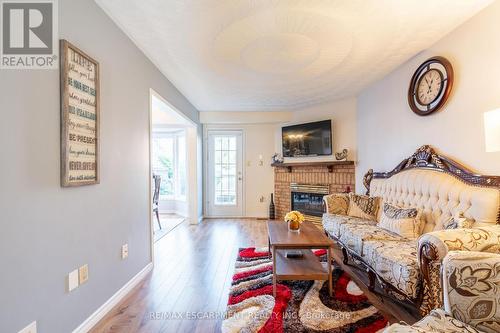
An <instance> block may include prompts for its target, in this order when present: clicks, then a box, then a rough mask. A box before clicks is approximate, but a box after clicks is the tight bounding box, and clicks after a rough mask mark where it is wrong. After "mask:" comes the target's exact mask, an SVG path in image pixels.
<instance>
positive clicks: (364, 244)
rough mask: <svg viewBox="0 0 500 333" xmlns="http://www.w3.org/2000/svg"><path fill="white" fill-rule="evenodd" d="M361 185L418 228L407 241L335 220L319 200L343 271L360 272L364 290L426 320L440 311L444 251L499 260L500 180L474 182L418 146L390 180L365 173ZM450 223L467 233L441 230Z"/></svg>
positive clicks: (364, 224)
mask: <svg viewBox="0 0 500 333" xmlns="http://www.w3.org/2000/svg"><path fill="white" fill-rule="evenodd" d="M363 183H364V185H365V186H366V188H367V190H368V191H367V195H370V196H372V197H380V198H381V201H382V202H383V203H388V204H390V205H394V206H398V207H402V208H415V209H418V210H419V212H420V215H419V218H420V219H421V221H422V227H421V233H420V234H421V236H420V237H418V238H416V239H407V238H404V237H401V236H399V235H396V234H393V233H391V232H390V231H387V230H385V229H383V228H381V227H380V226H379V225H378V222H379V221H376V220H366V219H360V218H357V217H351V216H348V215H346V214H342V212H340V214H339V210H338V209H335V207H332V202H335V200H332V196H334V195H331V196H326V197H325V198H324V200H325V203H326V206H327V213H326V214H325V215H324V216H323V227H324V229H325V232H326V233H327V234H328V235H329V236H330V237H332V238H334V239H335V240H337V241H338V244H339V245H340V247H341V248H342V252H343V254H344V264H346V263H347V262H348V261H349V260H354V261H355V262H356V263H359V264H360V265H362V266H363V267H364V268H365V269H366V270H367V272H368V275H369V281H370V286H369V287H370V288H371V289H373V288H374V287H375V282H376V281H378V282H379V283H380V285H381V286H382V287H383V288H384V289H385V291H386V292H387V293H389V294H391V295H393V296H394V297H396V298H397V299H399V300H402V301H407V302H410V303H411V304H413V305H414V306H416V307H418V308H419V309H420V312H421V313H422V314H427V313H428V312H429V311H430V310H432V309H434V308H438V307H440V306H441V305H442V304H441V303H442V302H441V299H442V297H441V295H442V291H441V286H440V283H439V276H440V267H441V261H442V259H443V258H444V257H445V255H446V254H447V253H448V251H452V250H465V251H482V252H499V253H500V225H498V223H499V220H500V177H498V176H482V175H477V174H475V173H474V172H472V171H471V170H469V169H467V168H465V167H463V166H462V165H460V164H459V163H457V162H455V161H453V160H451V159H449V158H447V157H444V156H442V155H439V154H437V153H436V152H435V151H434V149H433V148H432V147H430V146H422V147H421V148H419V149H418V150H417V151H416V152H415V153H414V154H413V155H411V156H410V157H408V158H406V159H405V160H403V161H402V162H401V163H399V164H398V166H397V167H396V168H394V169H393V170H392V171H390V172H373V170H369V171H368V173H367V174H366V175H365V177H364V179H363ZM343 205H344V206H345V203H343ZM332 212H334V213H335V214H332ZM457 215H460V216H462V217H463V218H465V219H467V220H468V221H470V223H471V227H470V228H458V229H444V228H445V226H447V224H446V223H447V221H449V220H450V219H451V218H453V217H454V216H457ZM377 220H380V214H379V216H378V217H377Z"/></svg>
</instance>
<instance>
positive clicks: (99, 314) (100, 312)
mask: <svg viewBox="0 0 500 333" xmlns="http://www.w3.org/2000/svg"><path fill="white" fill-rule="evenodd" d="M152 269H153V263H151V262H150V263H149V264H147V265H146V267H144V268H143V269H142V270H141V271H140V272H139V273H137V274H136V275H135V276H134V277H133V278H132V279H130V281H128V282H127V283H126V284H125V285H124V286H123V287H121V288H120V290H118V291H117V292H116V293H115V294H114V295H113V296H111V297H110V298H109V299H108V300H107V301H106V302H105V303H104V304H103V305H101V306H100V307H99V309H97V310H96V311H95V312H94V313H92V314H91V315H90V317H88V318H87V319H86V320H85V321H84V322H83V323H82V324H81V325H80V326H78V327H77V328H76V329H75V330H74V331H73V333H87V332H88V331H90V330H91V329H92V327H94V326H95V325H96V324H97V323H98V322H99V320H101V319H102V318H104V316H105V315H106V314H108V312H109V311H111V309H113V308H114V307H115V306H116V305H117V304H118V303H119V302H120V301H121V300H122V299H123V298H124V297H125V296H127V294H128V293H129V292H130V291H131V290H132V289H134V287H135V286H137V285H138V284H139V282H141V281H142V279H143V278H144V277H145V276H146V275H147V274H148V273H149V272H150V271H151V270H152Z"/></svg>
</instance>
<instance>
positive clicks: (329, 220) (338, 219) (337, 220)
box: [323, 213, 377, 239]
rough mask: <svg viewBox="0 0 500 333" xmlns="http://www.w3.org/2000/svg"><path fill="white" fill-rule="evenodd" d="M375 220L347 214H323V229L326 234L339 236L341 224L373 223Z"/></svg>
mask: <svg viewBox="0 0 500 333" xmlns="http://www.w3.org/2000/svg"><path fill="white" fill-rule="evenodd" d="M376 223H377V222H375V221H371V220H364V219H361V218H359V217H352V216H347V215H336V214H328V213H326V214H323V229H324V230H325V231H326V232H327V233H328V235H330V236H332V237H335V238H337V239H338V238H339V237H340V227H341V226H342V225H343V224H359V225H375V224H376Z"/></svg>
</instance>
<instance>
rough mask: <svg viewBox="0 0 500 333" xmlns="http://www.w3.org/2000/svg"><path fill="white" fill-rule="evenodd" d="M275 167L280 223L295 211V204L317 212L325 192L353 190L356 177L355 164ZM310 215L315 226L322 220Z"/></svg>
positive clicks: (313, 214)
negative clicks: (320, 197) (289, 213)
mask: <svg viewBox="0 0 500 333" xmlns="http://www.w3.org/2000/svg"><path fill="white" fill-rule="evenodd" d="M273 166H274V197H275V207H276V219H279V220H282V219H283V218H284V217H285V214H286V213H287V212H289V211H290V210H292V202H295V205H296V207H302V209H303V210H309V209H308V208H306V207H314V206H316V208H315V209H317V205H318V198H319V196H322V195H324V194H325V193H326V191H328V193H335V192H345V191H346V190H347V189H348V188H349V189H350V190H351V191H354V179H355V176H354V162H352V161H343V162H316V163H315V162H311V163H303V164H302V163H300V164H299V163H283V164H274V165H273ZM308 185H309V186H308ZM317 185H319V186H317ZM315 188H317V189H318V191H316V192H317V195H314V192H315V190H314V189H315ZM292 192H293V193H294V196H292ZM292 199H294V200H292ZM298 210H299V211H300V210H301V209H300V208H299V209H298ZM309 214H311V215H309ZM309 214H307V215H306V219H307V220H310V221H312V222H316V223H318V221H320V220H321V217H318V216H317V215H318V214H317V213H314V212H309Z"/></svg>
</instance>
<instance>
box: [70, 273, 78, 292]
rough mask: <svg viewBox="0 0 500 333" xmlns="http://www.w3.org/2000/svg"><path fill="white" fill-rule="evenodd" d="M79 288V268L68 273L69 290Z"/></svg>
mask: <svg viewBox="0 0 500 333" xmlns="http://www.w3.org/2000/svg"><path fill="white" fill-rule="evenodd" d="M76 288H78V269H75V270H74V271H72V272H71V273H69V274H68V291H72V290H73V289H76Z"/></svg>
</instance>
